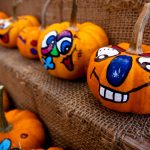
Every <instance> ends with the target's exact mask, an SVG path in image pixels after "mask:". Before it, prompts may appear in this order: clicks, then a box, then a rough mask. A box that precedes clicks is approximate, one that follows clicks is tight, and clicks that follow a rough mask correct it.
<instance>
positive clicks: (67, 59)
mask: <svg viewBox="0 0 150 150" xmlns="http://www.w3.org/2000/svg"><path fill="white" fill-rule="evenodd" d="M62 63H63V64H64V65H65V67H66V68H67V69H68V70H69V71H72V70H73V69H74V65H73V62H72V55H67V57H65V58H64V59H63V61H62Z"/></svg>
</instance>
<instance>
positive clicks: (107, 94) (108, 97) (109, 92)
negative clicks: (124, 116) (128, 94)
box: [106, 90, 113, 100]
mask: <svg viewBox="0 0 150 150" xmlns="http://www.w3.org/2000/svg"><path fill="white" fill-rule="evenodd" d="M106 98H107V99H110V100H113V92H111V91H109V90H106Z"/></svg>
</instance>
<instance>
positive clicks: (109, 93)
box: [99, 86, 129, 103]
mask: <svg viewBox="0 0 150 150" xmlns="http://www.w3.org/2000/svg"><path fill="white" fill-rule="evenodd" d="M99 95H100V96H101V97H102V98H104V99H105V100H107V101H111V102H115V103H125V102H127V101H128V98H129V94H127V93H120V92H118V91H114V90H112V89H110V88H108V87H104V86H100V88H99Z"/></svg>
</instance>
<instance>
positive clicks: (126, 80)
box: [0, 0, 150, 114]
mask: <svg viewBox="0 0 150 150" xmlns="http://www.w3.org/2000/svg"><path fill="white" fill-rule="evenodd" d="M50 2H51V1H50V0H47V1H46V3H45V5H44V10H43V14H42V17H44V15H45V13H46V9H47V7H48V5H49V4H50ZM76 16H77V1H76V0H72V13H71V19H70V21H69V22H61V23H55V24H52V25H49V26H45V23H43V22H42V24H41V25H40V23H39V22H38V20H37V19H36V18H35V17H33V16H19V17H15V18H14V17H11V18H7V19H1V20H0V45H2V46H5V47H11V48H12V47H16V46H17V47H18V49H19V51H20V54H21V55H23V56H24V57H27V58H33V59H34V58H36V59H37V58H39V59H40V60H41V63H42V65H43V66H44V68H45V69H46V70H47V71H48V73H49V74H50V75H53V76H55V77H58V78H62V79H67V80H76V79H78V78H81V77H85V76H87V82H88V85H89V88H90V89H91V91H92V93H93V95H94V96H95V97H96V98H97V99H99V100H100V101H101V102H102V104H103V105H104V106H106V107H108V108H110V109H113V110H116V111H120V112H132V113H137V114H149V113H150V92H149V91H150V47H149V46H147V45H142V38H143V31H144V28H145V25H146V23H147V21H148V19H149V16H150V3H146V4H145V5H144V7H143V11H142V12H141V14H140V16H139V18H138V20H137V23H136V24H135V28H134V30H133V35H132V37H131V42H130V43H120V44H118V45H116V46H112V45H109V46H108V44H109V41H108V37H107V34H106V32H105V31H104V30H103V29H102V27H100V26H98V25H96V24H93V23H91V22H85V23H82V24H80V23H78V22H77V17H76ZM4 17H6V16H4ZM42 20H44V19H42Z"/></svg>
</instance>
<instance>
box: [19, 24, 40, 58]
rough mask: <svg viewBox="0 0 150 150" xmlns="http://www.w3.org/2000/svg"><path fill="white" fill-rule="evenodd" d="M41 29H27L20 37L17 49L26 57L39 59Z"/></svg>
mask: <svg viewBox="0 0 150 150" xmlns="http://www.w3.org/2000/svg"><path fill="white" fill-rule="evenodd" d="M40 32H41V31H40V27H38V26H37V27H26V28H24V29H23V30H22V31H21V32H20V33H19V35H18V38H17V47H18V49H19V51H20V53H21V55H23V56H24V57H27V58H35V59H36V58H39V56H38V53H37V42H38V38H39V36H40Z"/></svg>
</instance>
